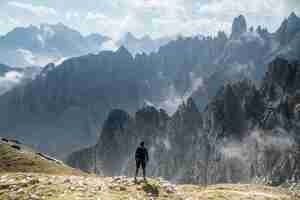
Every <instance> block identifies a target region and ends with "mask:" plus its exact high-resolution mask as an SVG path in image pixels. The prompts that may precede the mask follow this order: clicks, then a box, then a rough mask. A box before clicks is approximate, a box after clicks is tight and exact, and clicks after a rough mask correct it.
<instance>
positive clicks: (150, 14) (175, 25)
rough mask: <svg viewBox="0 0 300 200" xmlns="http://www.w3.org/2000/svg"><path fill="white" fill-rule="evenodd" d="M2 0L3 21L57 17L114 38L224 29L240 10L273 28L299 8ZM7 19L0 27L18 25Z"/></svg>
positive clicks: (222, 1) (277, 0)
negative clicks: (132, 34)
mask: <svg viewBox="0 0 300 200" xmlns="http://www.w3.org/2000/svg"><path fill="white" fill-rule="evenodd" d="M3 1H4V2H7V3H6V6H5V3H3V6H2V5H1V8H0V17H1V20H2V21H4V22H6V21H8V20H6V18H7V17H8V16H10V17H12V18H13V19H15V20H16V21H17V22H18V26H19V25H20V24H22V25H29V24H35V25H38V24H39V23H41V22H47V23H57V22H62V23H64V24H66V25H68V26H70V27H72V28H75V29H78V30H80V31H81V32H83V33H84V34H88V33H91V32H99V33H102V34H105V35H109V36H111V37H113V38H115V39H117V38H118V37H121V36H122V35H123V34H124V33H125V32H132V33H134V34H135V35H136V36H138V37H141V36H143V35H144V34H149V35H151V36H152V37H161V36H165V35H171V36H173V35H177V34H185V35H196V34H200V33H201V34H204V35H208V34H209V35H211V34H215V33H216V32H217V31H218V30H225V31H226V32H227V33H229V32H230V29H231V23H232V20H233V18H234V17H236V16H237V15H239V14H244V15H245V16H246V18H247V20H248V24H249V25H252V26H258V25H263V26H265V27H267V28H268V29H269V30H270V31H274V30H276V29H277V28H278V26H279V25H280V23H281V21H282V20H283V19H284V18H285V17H287V16H288V15H289V13H291V12H292V11H293V10H295V11H298V12H300V9H299V8H300V4H299V2H298V0H264V1H261V0H253V1H251V3H249V2H247V1H245V0H163V1H162V0H110V1H101V2H100V1H99V0H85V1H74V0H64V1H61V0H51V1H47V2H44V3H39V4H38V5H37V4H30V3H28V2H29V1H28V0H14V1H8V0H3ZM16 8H18V9H16ZM20 9H22V10H20ZM298 14H299V13H298ZM37 16H38V17H37ZM7 24H10V25H5V26H2V27H0V31H2V32H4V31H8V30H11V27H15V26H17V23H15V22H8V23H7Z"/></svg>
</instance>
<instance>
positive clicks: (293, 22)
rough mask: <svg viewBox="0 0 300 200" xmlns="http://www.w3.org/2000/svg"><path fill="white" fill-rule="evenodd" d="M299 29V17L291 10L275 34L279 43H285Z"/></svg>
mask: <svg viewBox="0 0 300 200" xmlns="http://www.w3.org/2000/svg"><path fill="white" fill-rule="evenodd" d="M299 31H300V18H299V17H298V16H297V15H296V14H295V13H294V12H293V13H292V14H290V16H289V17H288V18H287V19H285V20H284V21H283V22H282V24H281V26H280V28H279V29H278V30H277V32H276V34H277V37H278V39H279V41H280V44H281V45H286V44H287V43H288V42H290V41H291V40H292V39H293V38H294V36H295V35H296V34H297V33H299Z"/></svg>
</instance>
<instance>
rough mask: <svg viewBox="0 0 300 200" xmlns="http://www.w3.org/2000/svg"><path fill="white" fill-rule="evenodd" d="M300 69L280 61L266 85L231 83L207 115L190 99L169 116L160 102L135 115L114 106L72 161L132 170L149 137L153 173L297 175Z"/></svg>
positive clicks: (244, 177)
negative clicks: (91, 142) (142, 143)
mask: <svg viewBox="0 0 300 200" xmlns="http://www.w3.org/2000/svg"><path fill="white" fill-rule="evenodd" d="M299 67H300V65H299V63H290V62H288V61H286V60H284V59H276V60H275V61H274V62H272V63H271V64H270V65H269V67H268V71H267V73H266V75H265V77H264V81H263V83H262V86H261V87H260V88H256V86H255V85H254V84H253V83H252V82H251V81H246V80H245V81H240V82H236V83H231V84H227V85H226V86H224V87H223V88H221V89H220V90H219V92H218V93H217V95H216V97H215V98H214V99H213V101H212V102H210V103H209V105H208V106H207V108H206V109H205V112H204V113H201V112H199V110H198V109H197V106H196V105H195V103H194V102H193V100H192V99H189V100H188V101H187V102H186V103H184V104H183V105H182V106H180V107H179V109H178V111H177V112H176V113H175V114H174V115H173V116H171V117H169V116H168V115H165V114H163V115H162V114H161V113H164V112H163V111H162V110H160V111H159V110H156V109H155V108H154V107H145V108H144V109H142V110H139V111H137V113H136V114H135V116H133V117H131V116H130V115H129V114H127V113H126V112H124V111H120V110H118V111H112V112H111V114H110V115H109V117H108V119H107V120H106V122H105V124H104V127H103V130H102V133H101V136H100V138H99V141H98V143H97V145H95V146H93V147H90V148H87V149H84V150H82V151H79V152H75V153H73V154H72V155H70V157H69V159H68V163H69V164H70V165H71V166H74V167H79V168H81V169H83V170H87V171H93V170H95V167H96V168H97V170H98V171H97V172H98V173H99V174H101V175H133V174H134V172H133V166H134V158H133V155H134V151H135V148H136V145H137V144H138V143H139V142H140V141H145V142H146V144H147V146H148V148H149V152H150V164H149V166H148V173H149V175H151V176H162V177H164V178H166V179H169V180H172V181H178V182H186V183H190V182H194V183H209V184H212V183H220V182H249V181H251V180H252V179H253V178H255V177H261V178H266V179H267V180H270V181H271V182H273V184H278V183H281V182H282V181H285V180H299V178H300V174H299V169H300V163H299V156H300V154H299V144H300V138H299V136H298V134H297V132H298V127H299V125H298V123H299V122H298V120H299V117H298V116H299V115H298V112H299V103H300V102H299V98H297V96H296V94H298V90H299V89H300V88H299V86H300V84H299V83H300V82H299V79H298V76H299V72H298V71H299V69H300V68H299ZM279 76H280V77H281V78H280V79H278V77H279ZM270 112H271V114H270ZM140 113H142V115H140ZM140 118H142V119H140ZM275 178H277V179H275Z"/></svg>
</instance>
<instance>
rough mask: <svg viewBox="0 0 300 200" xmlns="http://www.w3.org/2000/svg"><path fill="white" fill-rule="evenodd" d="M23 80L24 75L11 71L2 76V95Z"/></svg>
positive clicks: (0, 77) (0, 78)
mask: <svg viewBox="0 0 300 200" xmlns="http://www.w3.org/2000/svg"><path fill="white" fill-rule="evenodd" d="M22 78H23V74H22V73H20V72H17V71H10V72H7V73H5V74H4V76H0V95H1V94H3V93H5V92H7V91H8V90H10V89H12V88H13V87H15V86H16V85H17V84H19V83H20V82H21V80H22Z"/></svg>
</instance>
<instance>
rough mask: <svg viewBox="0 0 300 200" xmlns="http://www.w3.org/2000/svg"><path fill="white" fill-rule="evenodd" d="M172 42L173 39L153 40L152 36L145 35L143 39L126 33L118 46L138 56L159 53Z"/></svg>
mask: <svg viewBox="0 0 300 200" xmlns="http://www.w3.org/2000/svg"><path fill="white" fill-rule="evenodd" d="M171 40H172V38H171V37H162V38H157V39H152V38H151V37H150V36H148V35H145V36H144V37H142V38H137V37H135V36H134V35H133V34H132V33H129V32H128V33H126V34H125V35H124V36H123V37H122V38H121V39H120V40H119V41H118V42H117V45H118V46H124V47H125V48H126V49H128V51H129V52H130V53H131V54H132V55H134V56H135V55H136V54H142V53H146V54H150V53H152V52H157V51H158V50H159V48H160V47H161V46H164V45H166V44H167V43H169V42H170V41H171Z"/></svg>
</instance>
